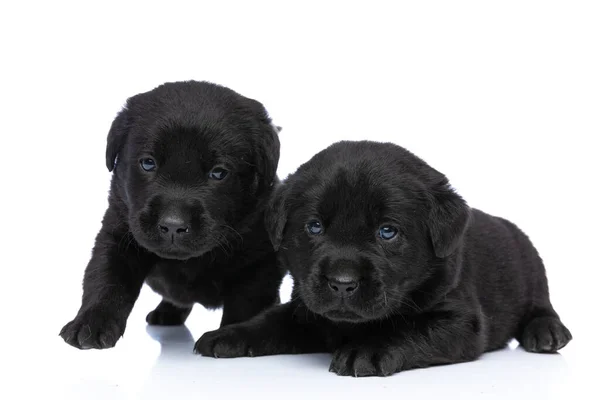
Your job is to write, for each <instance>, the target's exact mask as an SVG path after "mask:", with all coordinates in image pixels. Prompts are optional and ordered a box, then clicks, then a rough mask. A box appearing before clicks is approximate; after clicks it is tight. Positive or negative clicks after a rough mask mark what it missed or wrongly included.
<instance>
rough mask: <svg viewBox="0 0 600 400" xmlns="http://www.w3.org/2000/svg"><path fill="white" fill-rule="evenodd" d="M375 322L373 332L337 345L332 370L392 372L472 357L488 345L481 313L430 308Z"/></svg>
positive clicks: (354, 373)
mask: <svg viewBox="0 0 600 400" xmlns="http://www.w3.org/2000/svg"><path fill="white" fill-rule="evenodd" d="M373 328H374V329H372V330H371V332H373V333H371V334H368V333H367V334H365V335H364V336H361V337H360V338H356V339H353V340H350V341H349V342H347V343H346V344H344V345H343V346H341V347H340V348H339V349H338V350H337V351H335V352H334V354H333V360H332V362H331V366H330V369H329V371H331V372H335V373H336V374H338V375H349V376H355V377H359V376H373V375H377V376H388V375H391V374H393V373H396V372H400V371H404V370H409V369H414V368H421V367H427V366H431V365H440V364H452V363H459V362H465V361H472V360H475V359H476V358H478V357H479V356H480V355H481V354H482V353H483V350H484V336H483V335H484V334H483V330H482V317H481V315H477V314H463V313H461V312H460V311H456V312H455V311H447V310H446V311H439V312H431V313H427V314H423V315H420V316H418V317H415V318H413V319H408V318H407V319H406V320H403V319H402V318H400V319H395V320H394V321H391V320H390V324H386V325H385V327H382V328H380V329H377V327H376V326H375V325H374V326H373Z"/></svg>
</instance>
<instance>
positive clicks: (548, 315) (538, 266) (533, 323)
mask: <svg viewBox="0 0 600 400" xmlns="http://www.w3.org/2000/svg"><path fill="white" fill-rule="evenodd" d="M534 257H535V258H534V261H533V262H532V263H531V271H532V276H531V281H532V283H531V296H532V297H531V303H532V309H531V310H530V312H528V313H527V315H525V316H524V317H523V319H522V321H521V323H520V324H519V331H518V332H517V335H516V338H517V340H518V341H519V343H520V344H521V346H523V348H524V349H525V350H526V351H530V352H532V353H555V352H556V351H558V350H560V349H562V348H563V347H565V346H566V345H567V343H569V342H570V341H571V339H573V336H572V335H571V332H570V331H569V329H567V327H566V326H565V325H564V324H563V323H562V322H561V321H560V318H559V316H558V314H557V313H556V311H554V308H553V307H552V304H551V303H550V295H549V293H548V279H547V278H546V269H545V267H544V264H543V262H542V259H541V258H540V257H539V256H538V255H537V253H535V256H534Z"/></svg>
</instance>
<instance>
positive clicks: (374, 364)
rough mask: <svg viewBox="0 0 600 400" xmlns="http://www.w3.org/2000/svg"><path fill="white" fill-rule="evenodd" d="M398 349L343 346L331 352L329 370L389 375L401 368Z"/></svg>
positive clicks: (366, 374)
mask: <svg viewBox="0 0 600 400" xmlns="http://www.w3.org/2000/svg"><path fill="white" fill-rule="evenodd" d="M402 363H403V358H402V354H401V352H400V351H398V350H397V349H396V350H392V349H387V348H385V347H383V346H381V347H377V346H369V345H366V346H364V345H356V346H345V347H343V348H341V349H339V350H337V351H336V352H335V353H333V360H332V361H331V366H330V367H329V371H330V372H335V373H336V374H338V375H342V376H354V377H360V376H389V375H392V374H393V373H395V372H398V371H400V369H401V368H402Z"/></svg>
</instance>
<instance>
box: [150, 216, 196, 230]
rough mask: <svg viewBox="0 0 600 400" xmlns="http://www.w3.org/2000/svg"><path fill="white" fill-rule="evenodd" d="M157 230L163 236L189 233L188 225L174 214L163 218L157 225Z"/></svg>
mask: <svg viewBox="0 0 600 400" xmlns="http://www.w3.org/2000/svg"><path fill="white" fill-rule="evenodd" d="M158 228H159V229H160V231H161V233H163V234H167V233H175V234H179V235H181V234H184V233H189V231H190V228H189V224H188V223H187V222H186V221H185V220H184V219H183V218H182V217H180V216H179V215H175V214H167V215H165V216H163V217H162V218H161V219H160V222H159V223H158Z"/></svg>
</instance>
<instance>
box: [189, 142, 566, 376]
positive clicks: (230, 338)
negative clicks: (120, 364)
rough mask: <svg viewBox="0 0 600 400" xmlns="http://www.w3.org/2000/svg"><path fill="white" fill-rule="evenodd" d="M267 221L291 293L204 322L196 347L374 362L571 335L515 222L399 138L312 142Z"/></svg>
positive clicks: (531, 346)
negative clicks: (475, 199)
mask: <svg viewBox="0 0 600 400" xmlns="http://www.w3.org/2000/svg"><path fill="white" fill-rule="evenodd" d="M267 226H268V227H269V229H270V233H271V237H272V240H273V243H274V245H275V247H279V257H280V260H281V262H282V263H283V265H284V266H285V267H287V268H288V269H289V271H290V272H291V275H292V277H293V278H294V289H293V292H292V300H291V301H290V302H289V303H287V304H284V305H278V306H276V307H274V308H272V309H269V310H267V311H266V312H264V313H261V314H260V315H258V316H257V317H255V318H253V319H251V320H249V321H246V322H244V323H241V324H236V325H230V326H228V327H225V328H222V329H219V330H217V331H213V332H208V333H206V334H204V335H203V336H202V337H201V338H200V340H199V341H198V342H197V343H196V346H195V351H196V352H198V353H201V354H203V355H205V356H213V357H241V356H261V355H267V354H280V353H309V352H332V353H333V360H332V363H331V368H330V371H333V372H335V373H337V374H339V375H352V376H368V375H380V376H385V375H390V374H392V373H394V372H398V371H402V370H407V369H412V368H419V367H426V366H430V365H436V364H448V363H458V362H464V361H470V360H474V359H476V358H478V357H479V356H480V355H481V354H482V353H483V352H485V351H491V350H495V349H499V348H501V347H504V346H505V345H506V344H507V342H508V341H510V340H511V339H512V338H517V340H519V342H520V343H521V345H522V346H523V347H524V348H525V349H526V350H528V351H532V352H555V351H557V350H558V349H560V348H562V347H563V346H565V345H566V344H567V343H568V342H569V340H571V334H570V333H569V331H568V330H567V328H566V327H565V326H564V325H563V324H562V323H561V321H560V319H559V317H558V315H557V314H556V312H555V311H554V309H553V308H552V305H551V304H550V300H549V295H548V284H547V280H546V275H545V270H544V266H543V264H542V260H541V259H540V257H539V256H538V253H537V251H536V250H535V248H534V247H533V245H532V244H531V242H530V241H529V239H528V238H527V236H526V235H525V234H524V233H523V232H521V231H520V230H519V229H518V228H517V227H516V226H515V225H514V224H512V223H511V222H509V221H507V220H505V219H502V218H498V217H493V216H490V215H488V214H485V213H483V212H481V211H479V210H476V209H472V208H470V207H469V206H468V205H467V204H466V203H465V201H464V200H463V199H462V198H461V197H460V196H459V195H458V194H457V193H455V191H454V190H453V189H452V188H451V187H450V186H449V182H448V180H447V178H446V177H445V176H444V175H443V174H441V173H439V172H438V171H436V170H435V169H433V168H431V167H430V166H428V165H427V164H426V163H425V162H424V161H422V160H421V159H419V158H417V157H416V156H414V155H413V154H412V153H410V152H408V151H407V150H405V149H403V148H401V147H399V146H396V145H393V144H389V143H374V142H368V141H363V142H340V143H337V144H334V145H332V146H330V147H329V148H327V149H325V150H323V151H322V152H320V153H319V154H317V155H315V156H314V157H313V158H312V159H311V160H310V161H309V162H307V163H306V164H304V165H302V166H301V167H300V168H299V169H298V170H297V171H296V172H295V173H294V174H292V175H290V176H289V177H288V179H287V180H286V181H285V182H284V183H283V184H282V185H280V186H279V187H278V189H277V192H276V194H275V195H274V197H273V203H272V210H270V212H269V215H268V217H267Z"/></svg>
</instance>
